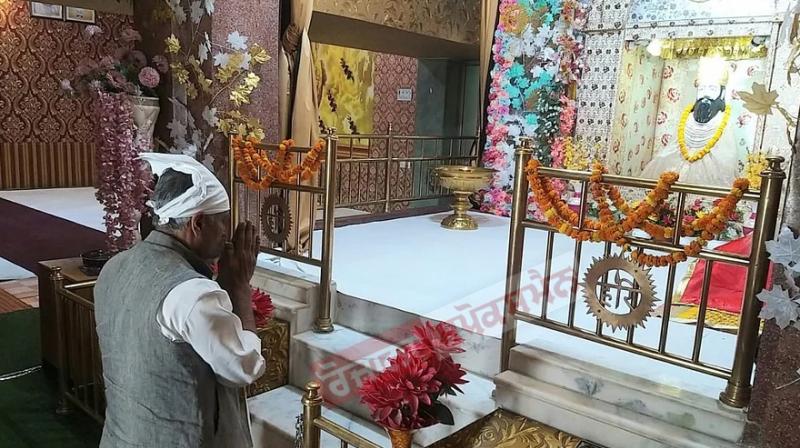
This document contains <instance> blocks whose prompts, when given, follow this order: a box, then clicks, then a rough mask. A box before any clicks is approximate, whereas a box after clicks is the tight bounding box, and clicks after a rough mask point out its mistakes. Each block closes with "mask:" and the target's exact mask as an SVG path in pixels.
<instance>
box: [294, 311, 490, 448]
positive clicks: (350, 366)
mask: <svg viewBox="0 0 800 448" xmlns="http://www.w3.org/2000/svg"><path fill="white" fill-rule="evenodd" d="M397 348H398V347H397V346H395V345H392V344H390V343H387V342H385V341H383V340H379V339H377V338H374V337H371V336H368V335H365V334H363V333H359V332H357V331H355V330H352V329H349V328H346V327H342V326H338V325H337V326H336V329H335V330H334V332H332V333H328V334H318V333H313V332H306V333H302V334H299V335H296V336H295V337H294V338H293V341H292V346H291V354H290V364H291V365H290V379H289V382H290V384H292V385H295V386H298V385H304V384H306V383H307V382H308V381H311V380H315V381H319V382H320V383H321V384H322V385H323V393H325V394H326V395H325V399H326V400H327V401H329V402H331V403H333V404H334V405H336V406H337V407H338V408H341V409H343V410H345V411H347V412H349V413H351V414H354V415H356V416H358V417H361V418H363V419H369V418H370V415H369V410H368V409H367V408H366V406H364V405H363V404H361V403H360V400H359V397H358V392H357V391H358V388H359V387H360V385H361V381H362V379H363V378H364V377H365V376H367V375H371V374H374V373H376V372H379V371H381V370H383V368H385V366H386V365H388V363H387V359H388V357H390V356H392V355H394V353H395V352H396V350H397ZM466 379H467V380H468V381H469V383H468V384H466V385H463V386H461V389H462V390H463V391H464V394H460V395H457V396H455V397H443V398H442V402H443V403H444V404H445V405H447V406H448V407H449V408H450V410H451V411H452V412H453V416H454V420H455V425H453V426H445V425H436V426H433V427H431V428H426V429H422V430H420V431H418V432H417V433H416V434H415V436H414V440H415V442H416V443H419V444H420V445H422V446H428V445H431V444H433V443H435V442H437V441H440V440H442V439H444V438H446V437H448V436H450V435H452V434H454V433H456V432H457V431H459V430H460V429H462V428H464V427H466V426H467V425H469V424H471V423H473V422H475V421H477V420H479V419H481V418H483V417H485V416H486V415H489V414H491V413H492V412H493V411H494V410H495V409H497V406H496V405H495V402H494V398H493V397H492V395H493V391H494V384H493V382H492V381H491V380H490V379H488V378H484V377H481V376H479V375H475V374H473V373H467V377H466Z"/></svg>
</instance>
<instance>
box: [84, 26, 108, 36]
mask: <svg viewBox="0 0 800 448" xmlns="http://www.w3.org/2000/svg"><path fill="white" fill-rule="evenodd" d="M83 34H85V35H86V37H93V36H96V35H98V34H103V29H102V28H100V27H99V26H97V25H86V28H84V29H83Z"/></svg>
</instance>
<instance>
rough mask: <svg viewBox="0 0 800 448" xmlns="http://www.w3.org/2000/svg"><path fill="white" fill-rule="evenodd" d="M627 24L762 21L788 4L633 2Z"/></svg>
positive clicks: (765, 0)
mask: <svg viewBox="0 0 800 448" xmlns="http://www.w3.org/2000/svg"><path fill="white" fill-rule="evenodd" d="M632 3H633V7H632V8H631V17H630V19H631V21H630V24H632V23H634V22H658V21H670V20H690V19H711V18H726V19H727V18H739V17H762V16H770V15H774V14H779V13H782V12H783V11H785V10H786V7H787V5H788V3H789V2H788V0H755V1H753V0H706V1H696V0H634V1H633V2H632Z"/></svg>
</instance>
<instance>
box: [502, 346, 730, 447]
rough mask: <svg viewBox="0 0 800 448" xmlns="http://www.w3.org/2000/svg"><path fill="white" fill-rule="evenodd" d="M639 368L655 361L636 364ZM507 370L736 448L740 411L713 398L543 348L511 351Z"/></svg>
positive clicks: (692, 373) (518, 348) (644, 360)
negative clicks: (717, 439) (697, 433)
mask: <svg viewBox="0 0 800 448" xmlns="http://www.w3.org/2000/svg"><path fill="white" fill-rule="evenodd" d="M638 362H656V361H652V360H649V359H639V360H638ZM509 368H510V370H512V371H514V372H517V373H519V374H521V375H524V376H526V377H528V378H531V379H532V380H535V381H539V382H543V383H547V384H549V385H552V386H557V387H560V388H563V389H568V390H570V391H572V392H576V393H579V394H582V395H585V396H586V397H589V398H591V399H593V400H598V401H602V402H605V403H608V404H610V405H613V406H615V407H618V408H621V409H629V410H631V411H634V412H637V413H639V414H644V415H647V416H649V417H653V418H656V419H658V420H661V421H664V422H667V423H669V424H672V425H674V426H678V427H681V428H684V429H687V430H690V431H696V432H699V433H703V434H706V435H709V436H711V437H714V438H719V439H724V440H727V441H729V442H734V443H735V442H738V441H739V440H740V439H741V438H742V435H743V432H744V426H745V413H744V411H742V410H739V409H734V408H730V407H728V406H725V405H723V404H722V403H720V402H719V400H717V399H716V398H715V397H710V396H707V395H702V394H699V393H696V392H692V391H689V390H684V389H679V388H676V387H672V386H667V385H664V384H661V383H658V382H656V381H653V380H651V379H646V378H641V377H638V376H633V375H630V374H627V373H625V372H624V371H621V370H614V369H612V368H609V367H606V366H603V365H599V364H595V363H591V362H587V361H582V360H578V359H575V358H571V357H568V356H565V355H562V354H558V353H555V352H553V351H549V350H546V349H543V348H539V347H530V346H525V345H518V346H516V347H514V349H513V350H512V351H511V359H510V365H509ZM697 375H703V374H701V373H698V372H692V371H686V372H685V373H684V379H690V377H692V376H697ZM699 380H701V379H699V378H698V381H699Z"/></svg>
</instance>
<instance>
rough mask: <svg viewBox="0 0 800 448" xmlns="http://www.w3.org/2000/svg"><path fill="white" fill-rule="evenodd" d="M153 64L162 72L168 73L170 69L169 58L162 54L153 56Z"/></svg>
mask: <svg viewBox="0 0 800 448" xmlns="http://www.w3.org/2000/svg"><path fill="white" fill-rule="evenodd" d="M153 65H154V66H155V67H156V69H158V71H159V72H161V73H167V70H169V62H167V58H165V57H164V56H163V55H160V54H158V55H155V56H153Z"/></svg>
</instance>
